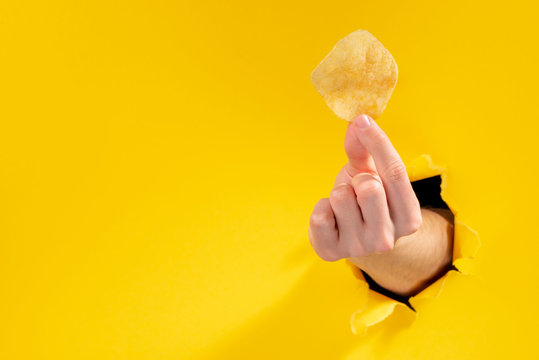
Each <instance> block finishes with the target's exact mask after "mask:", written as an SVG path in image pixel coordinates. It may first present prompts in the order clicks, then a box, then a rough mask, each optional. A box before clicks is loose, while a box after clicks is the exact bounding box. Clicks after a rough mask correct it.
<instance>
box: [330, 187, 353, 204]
mask: <svg viewBox="0 0 539 360" xmlns="http://www.w3.org/2000/svg"><path fill="white" fill-rule="evenodd" d="M353 195H354V189H352V187H351V186H350V185H348V184H346V185H339V186H337V187H335V188H334V189H333V190H331V193H330V194H329V198H330V200H331V201H332V202H342V201H344V200H346V199H348V198H350V197H351V196H353Z"/></svg>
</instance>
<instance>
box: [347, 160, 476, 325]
mask: <svg viewBox="0 0 539 360" xmlns="http://www.w3.org/2000/svg"><path fill="white" fill-rule="evenodd" d="M406 168H407V172H408V177H409V179H410V181H417V180H421V179H425V178H428V177H432V176H437V175H440V177H441V180H442V183H441V193H440V195H441V197H442V199H443V200H444V201H445V202H446V204H447V205H448V206H449V208H450V209H451V211H452V212H453V215H454V233H453V237H454V240H453V242H454V244H453V266H454V267H455V268H456V269H457V270H458V271H448V272H447V273H446V274H444V275H443V276H442V277H440V278H439V279H438V280H436V281H435V282H434V283H433V284H431V285H430V286H428V287H427V288H425V289H424V290H423V291H421V292H420V293H419V294H417V295H416V296H413V297H411V298H410V300H409V301H410V304H411V305H412V307H413V308H417V304H418V302H420V301H424V300H434V299H436V298H438V297H439V296H440V294H441V292H442V290H443V288H444V284H445V282H446V279H447V277H448V276H452V274H453V273H458V274H464V275H470V274H474V271H473V266H472V264H473V263H472V260H473V259H474V258H475V257H476V255H477V252H478V251H479V248H480V247H481V242H480V240H479V235H478V234H477V232H476V231H475V230H473V229H472V228H471V227H470V226H468V225H467V224H466V223H464V222H463V221H462V220H461V219H460V216H459V213H458V211H456V210H455V209H454V208H453V207H452V206H451V201H448V200H447V198H446V188H447V175H446V169H445V167H441V166H438V165H435V164H434V163H433V161H432V158H431V157H430V155H428V154H421V155H420V156H418V157H417V158H415V159H413V160H412V161H411V162H410V163H409V164H408V165H407V166H406ZM347 263H348V265H349V266H351V267H352V268H353V269H354V274H355V275H356V277H357V278H358V279H359V280H360V281H363V282H365V284H366V281H365V278H364V277H363V274H362V273H361V271H360V270H359V269H358V268H357V267H356V266H355V265H353V264H352V263H350V262H348V261H347ZM363 288H364V291H362V294H363V295H364V299H363V301H361V302H362V304H361V305H360V306H359V308H358V309H357V310H356V311H355V312H354V313H353V314H352V315H351V317H350V327H351V330H352V332H353V333H354V334H357V335H365V334H366V333H367V329H368V328H369V327H371V326H373V325H375V324H378V323H380V322H382V321H384V320H385V319H387V318H388V317H389V316H390V315H391V314H393V313H394V311H395V309H396V308H397V307H398V306H401V307H404V308H406V309H408V310H407V311H411V312H413V313H414V315H415V317H417V316H418V313H417V311H413V310H412V309H410V308H409V307H408V306H406V305H405V304H403V303H401V302H399V301H397V300H393V299H391V298H388V297H387V296H384V295H382V294H380V293H378V292H375V291H373V290H370V289H369V287H368V285H367V286H366V287H365V286H363Z"/></svg>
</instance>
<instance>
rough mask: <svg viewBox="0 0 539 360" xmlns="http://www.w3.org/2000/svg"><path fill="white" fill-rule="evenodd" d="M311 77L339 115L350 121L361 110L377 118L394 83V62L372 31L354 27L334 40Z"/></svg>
mask: <svg viewBox="0 0 539 360" xmlns="http://www.w3.org/2000/svg"><path fill="white" fill-rule="evenodd" d="M311 80H312V82H313V84H314V87H315V88H316V90H317V91H318V92H319V93H320V94H321V95H322V96H323V98H324V100H326V103H327V104H328V105H329V107H330V108H331V110H333V112H334V113H335V114H336V115H337V116H338V117H340V118H341V119H344V120H347V121H352V119H353V118H354V117H355V116H357V115H360V114H367V115H369V116H371V117H372V118H376V117H378V116H380V114H382V112H383V111H384V109H385V107H386V104H387V102H388V101H389V98H390V97H391V93H392V92H393V89H394V88H395V85H396V84H397V63H395V60H394V59H393V56H391V54H390V53H389V51H388V50H387V49H386V48H385V47H384V45H382V43H380V42H379V41H378V40H377V39H376V38H375V37H374V36H373V35H372V34H371V33H369V32H368V31H365V30H357V31H354V32H353V33H351V34H350V35H348V36H346V37H345V38H343V39H341V40H339V41H338V42H337V44H336V45H335V47H334V48H333V49H332V50H331V51H330V52H329V54H328V55H327V56H326V57H325V58H324V60H322V62H321V63H320V64H319V65H318V66H317V67H316V69H314V70H313V72H312V74H311Z"/></svg>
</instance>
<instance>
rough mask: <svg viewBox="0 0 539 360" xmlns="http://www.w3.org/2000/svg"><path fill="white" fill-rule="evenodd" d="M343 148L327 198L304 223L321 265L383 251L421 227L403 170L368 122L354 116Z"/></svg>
mask: <svg viewBox="0 0 539 360" xmlns="http://www.w3.org/2000/svg"><path fill="white" fill-rule="evenodd" d="M344 148H345V151H346V154H347V156H348V163H347V164H346V165H345V166H344V167H343V168H342V170H341V171H340V172H339V174H338V175H337V178H336V180H335V187H334V188H333V190H331V193H330V195H329V199H328V198H325V199H321V200H320V201H318V203H317V204H316V205H315V207H314V210H313V212H312V214H311V218H310V227H309V239H310V241H311V245H312V246H313V248H314V250H315V251H316V253H317V254H318V255H319V256H320V257H321V258H322V259H324V260H326V261H336V260H339V259H343V258H354V257H362V256H365V255H369V254H373V253H384V252H389V251H391V250H392V249H393V247H394V245H395V242H396V241H397V239H399V238H400V237H403V236H406V235H410V234H413V233H415V232H416V231H417V230H418V229H419V228H420V227H421V224H422V216H421V209H420V206H419V201H418V200H417V197H416V196H415V193H414V190H413V189H412V185H411V184H410V181H409V179H408V175H407V173H406V167H405V165H404V163H403V162H402V160H401V158H400V156H399V154H398V153H397V151H396V150H395V148H394V147H393V145H392V144H391V142H390V141H389V138H388V137H387V135H386V134H385V133H384V132H383V131H382V129H381V128H380V127H379V126H378V124H376V122H374V120H372V119H371V118H370V117H369V116H367V115H360V116H358V117H356V118H355V119H354V121H353V122H352V123H350V124H349V125H348V129H347V130H346V135H345V138H344Z"/></svg>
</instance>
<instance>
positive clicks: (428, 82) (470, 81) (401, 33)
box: [0, 1, 539, 359]
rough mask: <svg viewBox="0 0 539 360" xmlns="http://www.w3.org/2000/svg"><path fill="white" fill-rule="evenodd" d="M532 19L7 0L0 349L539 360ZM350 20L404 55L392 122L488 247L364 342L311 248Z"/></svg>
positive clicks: (459, 9)
mask: <svg viewBox="0 0 539 360" xmlns="http://www.w3.org/2000/svg"><path fill="white" fill-rule="evenodd" d="M537 12H538V8H537V5H535V3H534V2H532V1H528V2H521V1H512V2H506V3H505V2H504V3H502V2H500V3H496V2H494V3H493V2H469V1H456V2H451V3H445V4H444V3H438V2H429V1H424V2H403V1H391V2H388V1H373V2H363V1H333V2H315V1H309V2H306V1H305V2H290V1H274V2H246V1H245V2H244V1H230V2H214V3H208V2H199V1H187V2H185V1H179V2H173V1H146V2H141V1H91V2H90V1H87V2H82V1H72V2H67V1H65V2H62V1H40V2H28V1H3V2H1V3H0V84H1V86H0V89H1V90H0V91H1V93H0V246H1V247H0V281H1V283H0V319H1V320H0V358H2V359H27V358H28V359H202V358H231V359H232V358H235V359H263V358H271V359H274V358H282V359H289V358H290V359H303V358H310V359H341V358H348V359H365V358H373V359H374V358H376V359H384V358H387V359H396V358H399V359H430V358H433V357H435V358H437V359H493V358H509V357H511V358H534V357H538V356H539V351H538V350H537V347H536V346H535V338H536V323H537V321H538V320H539V310H538V309H537V303H538V302H539V290H538V288H537V286H536V284H535V283H536V278H537V276H538V275H539V270H538V268H537V260H536V257H537V253H538V251H539V243H538V241H537V240H538V235H537V230H536V215H537V210H536V204H537V203H538V200H539V198H538V195H537V190H536V184H537V175H538V171H537V167H536V163H537V156H538V151H537V135H538V126H537V121H538V120H539V116H538V115H537V106H536V104H537V103H538V100H539V99H538V91H537V83H538V80H539V71H538V70H537V68H536V67H537V64H538V63H539V48H538V47H537V37H538V35H539V25H538V24H537V20H536V14H537ZM356 29H367V30H369V31H370V32H371V33H372V34H374V35H375V36H376V37H377V38H378V39H379V40H380V41H381V42H382V43H383V44H384V45H385V46H386V47H387V48H388V49H389V50H390V51H391V53H392V55H393V56H394V57H395V60H396V61H397V63H398V66H399V82H398V84H397V87H396V89H395V92H394V93H393V96H392V99H391V101H390V102H389V104H388V106H387V108H386V111H385V112H384V114H383V115H382V117H380V118H379V119H378V120H377V121H378V123H379V124H380V125H381V126H382V128H383V129H384V130H385V131H386V132H387V134H388V135H389V137H390V138H391V139H392V141H393V143H394V145H395V147H396V148H397V150H398V151H399V152H400V154H401V156H402V158H403V159H404V160H405V162H407V163H410V162H411V161H412V160H413V159H415V158H417V156H419V155H420V154H423V153H427V154H429V155H431V157H432V159H433V161H434V162H435V163H436V164H441V165H442V166H443V167H444V168H445V169H446V170H447V197H448V199H449V200H450V201H451V206H452V207H454V208H455V209H456V210H457V211H458V212H459V214H460V215H461V217H462V219H463V220H465V222H466V224H468V225H470V226H471V227H472V228H473V229H474V230H476V231H477V232H478V233H479V235H480V238H481V243H482V246H481V249H480V251H479V253H478V254H477V258H476V260H474V264H473V266H474V269H475V272H476V273H477V275H476V276H461V275H460V274H454V275H455V276H453V275H451V276H448V277H447V279H446V281H445V284H444V288H443V291H441V292H440V295H439V297H438V298H436V299H434V300H432V301H424V302H422V303H421V306H420V309H419V310H418V315H417V318H416V319H415V320H413V319H410V316H409V313H408V312H406V311H405V310H406V309H400V308H399V307H397V308H396V310H395V313H394V314H392V315H391V316H390V317H389V318H388V319H386V320H385V321H383V322H382V323H380V324H377V325H374V326H373V327H372V328H371V329H369V332H368V333H367V335H366V336H364V337H359V336H355V335H353V334H352V333H351V331H350V317H351V315H352V313H354V311H356V310H357V309H358V308H360V307H361V306H362V305H363V304H360V302H361V301H360V299H361V296H360V295H359V293H361V292H362V291H364V290H365V289H364V288H363V287H362V286H363V285H362V283H361V282H358V281H357V279H356V278H355V277H354V276H353V275H352V272H351V271H350V269H349V268H348V267H347V266H346V265H345V264H344V263H343V262H338V263H323V262H322V261H320V260H317V259H316V257H315V255H314V253H313V252H312V251H311V250H310V248H309V243H308V239H307V225H308V217H309V214H310V211H311V209H312V206H313V205H314V203H315V202H316V200H317V199H318V198H320V197H325V196H327V195H328V193H329V190H330V187H331V185H332V182H333V179H334V176H335V174H336V173H337V171H338V170H339V169H340V167H341V166H342V165H343V164H344V162H345V156H344V152H343V149H342V141H343V135H344V130H345V127H346V122H344V121H342V120H338V119H337V118H336V117H335V116H334V115H333V114H332V113H331V111H330V110H329V108H328V107H327V106H326V105H325V104H324V102H323V100H322V99H321V97H320V96H319V95H318V94H317V92H316V91H315V89H314V87H313V86H312V84H311V83H310V78H309V75H310V72H311V71H312V69H313V68H314V67H315V66H316V65H317V64H318V63H319V62H320V61H321V60H322V59H323V57H324V56H325V55H326V54H327V52H329V50H330V49H331V48H332V47H333V45H334V44H335V42H336V41H337V40H338V39H340V38H342V37H344V36H345V35H347V34H348V33H350V32H352V31H354V30H356ZM401 310H403V311H401Z"/></svg>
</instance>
